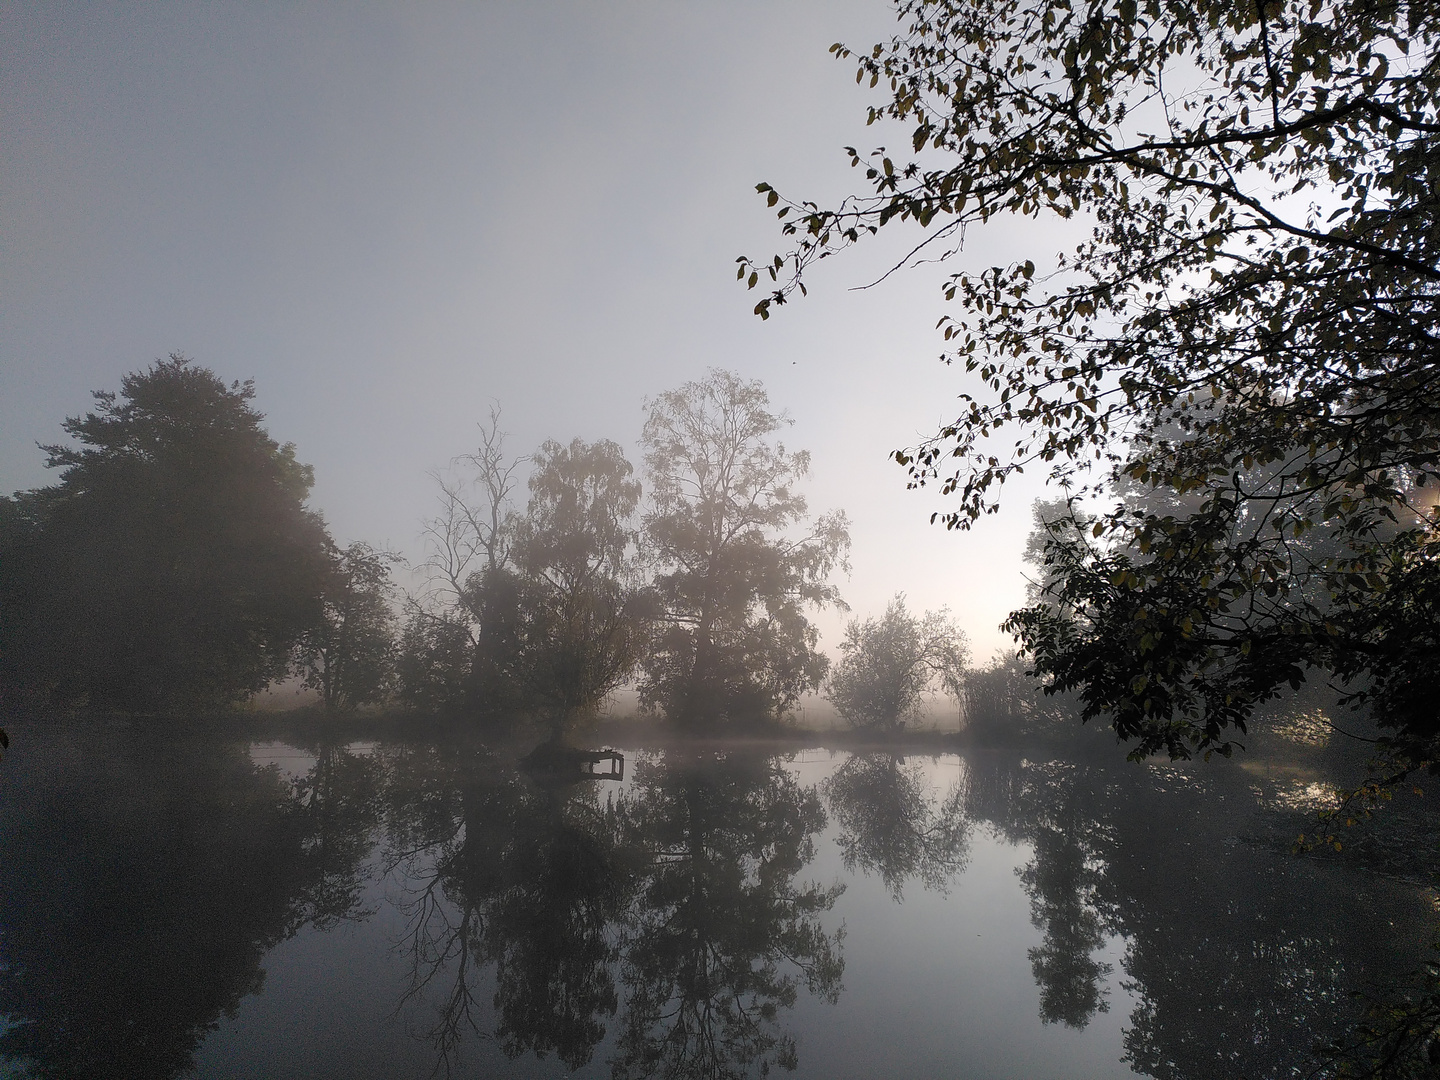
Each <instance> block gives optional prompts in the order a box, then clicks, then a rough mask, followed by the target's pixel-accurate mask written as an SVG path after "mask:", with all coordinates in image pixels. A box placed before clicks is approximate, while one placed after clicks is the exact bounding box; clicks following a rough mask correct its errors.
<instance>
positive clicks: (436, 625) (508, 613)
mask: <svg viewBox="0 0 1440 1080" xmlns="http://www.w3.org/2000/svg"><path fill="white" fill-rule="evenodd" d="M505 439H506V436H505V433H504V432H502V431H501V430H500V410H499V409H498V408H493V409H491V410H490V418H489V421H488V422H487V423H482V424H480V439H479V445H478V447H477V448H476V450H475V451H474V452H473V453H470V454H462V455H461V456H459V457H457V458H456V459H455V460H454V461H453V462H451V465H452V470H451V472H450V473H449V474H446V475H442V474H440V473H436V474H434V475H433V477H432V478H433V479H434V481H435V484H436V486H437V487H438V488H439V490H440V512H439V513H438V514H437V516H436V517H434V518H432V519H430V520H429V521H427V522H426V523H425V528H424V532H425V536H426V538H427V540H428V547H429V552H428V555H427V558H426V559H425V562H424V563H423V564H422V568H423V569H424V570H426V571H427V572H428V573H429V577H430V588H429V590H428V591H427V593H425V594H424V595H422V596H421V597H419V598H416V599H414V600H412V602H411V603H410V605H409V609H410V610H409V614H408V617H407V620H406V629H405V633H404V636H403V638H402V641H401V659H400V673H399V689H400V698H401V700H402V701H405V702H406V703H408V704H411V705H414V706H417V707H423V708H432V709H434V708H439V709H445V710H455V709H465V708H471V709H478V710H479V711H481V712H484V713H489V714H492V715H493V714H498V713H503V712H507V711H509V710H512V709H515V708H518V707H520V705H521V702H520V700H519V696H518V691H517V688H516V686H515V683H514V679H513V677H512V674H511V670H510V669H511V668H512V667H513V664H514V662H515V653H516V629H515V625H516V619H517V617H518V605H519V603H520V599H519V594H518V589H519V583H518V582H517V580H516V577H515V575H514V574H513V572H512V571H511V568H510V544H511V541H512V539H513V532H514V528H515V518H516V515H515V510H514V506H513V502H512V496H513V494H514V491H515V487H516V485H517V483H518V479H517V475H516V474H517V473H518V472H519V471H520V469H521V467H522V466H523V465H524V464H525V463H526V460H527V459H526V458H523V457H511V456H509V455H508V454H507V453H506V451H505Z"/></svg>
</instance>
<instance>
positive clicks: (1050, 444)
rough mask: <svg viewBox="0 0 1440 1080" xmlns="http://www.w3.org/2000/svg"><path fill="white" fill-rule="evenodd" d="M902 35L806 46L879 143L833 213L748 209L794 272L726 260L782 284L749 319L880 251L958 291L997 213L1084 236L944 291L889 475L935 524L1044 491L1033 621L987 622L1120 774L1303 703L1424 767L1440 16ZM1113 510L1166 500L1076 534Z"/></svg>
mask: <svg viewBox="0 0 1440 1080" xmlns="http://www.w3.org/2000/svg"><path fill="white" fill-rule="evenodd" d="M897 10H898V14H899V19H900V23H901V25H902V30H901V32H900V33H899V34H898V35H897V36H896V37H894V38H893V40H891V41H890V42H888V43H882V44H878V45H876V46H874V47H873V48H870V49H865V50H851V49H850V48H848V47H846V46H843V45H836V46H835V47H834V49H833V51H834V52H835V54H836V55H837V56H838V57H839V58H841V59H845V60H850V61H853V62H854V63H855V64H856V66H857V72H856V75H857V79H858V80H859V81H862V82H866V81H868V83H869V85H870V86H871V87H872V88H876V89H879V90H880V94H881V96H880V99H879V101H878V102H877V103H876V104H875V105H874V106H872V107H871V108H870V110H869V114H868V120H869V122H870V123H872V124H874V123H882V124H885V123H889V124H899V125H901V126H903V127H904V128H906V129H908V138H907V139H905V146H904V147H903V150H902V151H899V152H897V151H889V150H885V149H884V148H880V149H877V150H875V151H874V152H873V153H871V154H864V153H861V152H860V151H858V150H856V149H854V148H851V149H850V150H849V155H850V162H851V164H852V165H853V166H855V167H857V168H859V169H861V170H862V171H863V173H862V174H863V176H864V179H865V182H864V184H863V185H862V188H861V190H860V192H859V193H857V194H856V195H854V196H852V197H849V198H846V199H844V200H842V201H841V202H840V203H838V204H836V205H834V206H832V207H821V206H820V205H818V204H816V203H812V202H804V201H794V200H791V199H788V198H784V197H782V196H781V194H780V193H779V192H777V191H775V190H773V189H772V188H771V186H770V185H768V184H761V185H760V191H761V193H762V194H763V195H764V196H765V198H766V199H767V201H768V202H769V204H770V205H771V206H772V207H776V208H777V209H776V212H777V214H778V215H779V216H780V218H781V220H782V223H783V224H782V229H783V230H784V232H785V233H786V235H788V236H790V237H792V238H793V240H794V243H795V246H794V248H793V249H792V250H791V251H790V252H789V253H788V254H782V255H776V256H775V257H774V259H773V260H770V261H768V262H764V263H758V262H751V261H750V260H748V259H743V258H742V260H741V265H740V276H741V277H742V279H745V280H746V281H747V283H748V284H749V285H750V287H752V288H754V287H756V286H757V285H758V284H759V283H760V282H761V281H762V280H764V279H767V278H768V279H769V280H771V281H773V282H774V283H775V286H776V287H775V289H774V290H773V291H771V292H770V293H769V294H768V295H767V296H765V297H764V298H763V299H762V300H761V301H760V302H759V304H758V305H757V306H756V311H757V313H758V314H760V315H761V316H762V317H765V316H768V315H769V314H770V313H771V311H772V310H773V309H774V307H775V306H776V305H778V304H782V303H784V302H786V300H787V299H788V298H789V297H790V296H791V295H792V294H793V292H794V290H797V289H799V290H802V291H803V288H804V284H803V282H804V278H805V275H806V273H807V271H808V270H809V269H810V268H811V267H812V266H813V265H814V264H815V263H816V262H817V261H818V260H821V259H824V258H827V257H829V256H831V255H833V254H836V253H837V252H839V251H840V250H842V249H844V248H846V247H849V246H851V245H853V244H856V243H857V242H860V241H862V240H864V239H866V238H867V237H869V236H871V235H873V234H875V233H876V232H878V231H879V230H880V229H881V228H883V227H885V226H887V225H893V224H896V223H902V222H908V223H910V224H911V225H912V226H918V228H919V229H920V230H921V234H920V236H919V238H918V243H917V247H916V248H915V249H914V251H913V252H912V256H913V257H918V256H919V255H922V254H923V255H926V256H928V257H934V258H946V257H951V256H953V257H955V258H956V259H957V260H958V261H963V259H964V253H963V242H964V238H965V233H966V230H967V229H968V228H971V227H975V226H980V225H983V224H985V223H987V222H989V221H991V220H993V219H994V218H996V216H997V215H1019V216H1024V217H1030V218H1035V219H1041V218H1046V217H1052V218H1060V219H1070V218H1078V219H1080V220H1081V221H1082V222H1087V223H1089V224H1090V225H1091V226H1092V228H1091V232H1090V236H1089V239H1087V240H1086V241H1084V242H1083V243H1081V244H1080V245H1079V246H1078V247H1077V248H1076V249H1075V250H1073V251H1069V252H1062V253H1059V254H1058V256H1057V257H1056V258H1054V259H1053V261H1047V259H1046V258H1045V253H1044V252H1035V253H1032V255H1031V256H1025V255H1022V256H1021V257H1017V259H1016V260H1015V261H1014V262H1012V263H1010V264H1009V265H1006V266H992V267H964V268H961V269H958V270H957V271H956V272H955V273H953V274H952V275H951V276H950V277H949V278H948V280H947V281H946V283H945V286H944V293H945V297H946V299H947V300H949V301H951V302H952V303H953V304H954V310H953V311H952V313H951V314H948V315H946V316H945V317H944V318H943V319H941V327H942V328H943V331H944V337H945V340H946V341H947V342H948V349H949V351H948V352H947V353H946V355H945V359H946V360H947V362H949V363H952V364H956V365H963V367H964V369H965V370H966V371H967V372H970V373H972V374H973V375H974V376H975V381H973V382H971V383H970V384H969V387H970V390H967V392H965V393H962V394H961V395H960V400H961V407H960V410H959V413H958V415H957V416H956V417H955V419H954V420H953V421H952V422H951V423H949V424H946V425H945V426H944V427H943V428H941V429H940V430H939V431H938V432H937V433H936V434H935V435H934V437H932V438H931V439H930V440H928V441H926V442H925V443H923V444H921V445H919V446H917V447H912V448H908V449H904V450H900V451H897V452H896V454H895V457H896V459H897V461H899V462H900V463H901V464H902V465H904V466H907V467H908V468H909V471H910V475H911V481H912V483H913V484H928V483H938V484H939V485H940V488H941V490H942V491H943V492H945V493H946V494H950V495H953V496H954V497H955V498H956V499H957V503H956V506H955V508H954V509H953V510H952V511H951V512H949V513H948V514H946V515H943V520H944V522H945V524H946V525H948V526H950V527H956V528H966V527H968V526H969V525H970V524H971V523H972V522H973V521H975V520H976V519H977V518H978V517H980V516H981V515H982V514H985V513H988V512H993V511H994V510H995V509H996V507H997V505H998V501H997V500H998V492H999V489H1000V486H1001V485H1002V484H1003V482H1004V481H1005V479H1006V478H1007V477H1010V476H1012V475H1014V474H1015V473H1017V472H1019V471H1021V470H1023V469H1025V468H1027V467H1031V466H1039V467H1041V468H1043V469H1047V470H1048V472H1049V475H1050V477H1051V479H1052V480H1054V481H1056V482H1059V483H1061V484H1063V485H1066V486H1067V487H1068V488H1069V490H1070V494H1071V495H1072V496H1074V497H1075V498H1076V500H1077V501H1076V502H1072V503H1071V507H1072V520H1070V521H1069V523H1068V525H1067V524H1066V523H1065V522H1058V523H1057V527H1056V529H1055V530H1054V531H1053V533H1052V538H1051V541H1050V543H1049V544H1048V547H1047V551H1046V553H1045V556H1044V558H1045V560H1046V566H1047V578H1048V579H1049V584H1048V586H1047V589H1048V594H1049V595H1048V600H1049V601H1050V602H1047V603H1041V604H1037V605H1032V606H1031V607H1029V608H1026V609H1024V610H1022V611H1019V612H1016V613H1015V614H1014V615H1013V616H1012V618H1011V619H1010V621H1009V623H1008V624H1007V626H1008V628H1009V629H1011V630H1012V631H1013V632H1014V633H1015V634H1016V635H1017V636H1018V638H1019V639H1020V641H1021V643H1022V645H1023V647H1024V648H1025V649H1026V650H1027V652H1028V654H1029V656H1030V657H1031V658H1032V661H1033V663H1034V665H1035V667H1036V668H1037V669H1038V670H1039V671H1040V672H1041V674H1042V675H1044V676H1046V677H1047V678H1049V679H1050V680H1051V682H1052V685H1053V686H1054V687H1056V688H1060V689H1067V688H1072V689H1075V690H1077V691H1078V692H1079V694H1080V696H1081V698H1082V700H1083V702H1084V708H1085V714H1086V716H1087V718H1088V717H1092V716H1097V715H1105V716H1108V717H1109V718H1110V719H1111V720H1112V722H1113V725H1114V727H1115V730H1116V732H1117V733H1118V734H1119V735H1120V736H1121V737H1123V738H1127V739H1131V740H1133V746H1134V751H1135V753H1136V754H1146V753H1151V752H1154V751H1157V750H1159V751H1168V752H1169V753H1170V754H1172V755H1176V756H1186V755H1189V754H1191V753H1194V752H1197V751H1208V750H1211V749H1219V750H1221V751H1224V752H1228V750H1229V747H1230V745H1231V740H1232V738H1233V736H1234V733H1235V732H1236V731H1239V732H1242V733H1243V731H1244V730H1245V723H1246V720H1247V717H1248V716H1249V715H1250V714H1251V712H1252V710H1253V709H1254V707H1255V706H1256V705H1257V704H1258V703H1260V702H1262V701H1264V700H1265V699H1266V698H1268V697H1270V696H1273V695H1274V694H1275V693H1277V692H1278V691H1279V690H1280V689H1281V688H1283V687H1285V686H1287V685H1296V684H1298V683H1299V682H1300V681H1302V680H1303V679H1305V678H1307V677H1312V676H1316V675H1317V674H1319V673H1325V674H1324V677H1331V678H1334V679H1336V680H1337V681H1338V682H1339V683H1340V684H1341V685H1343V686H1344V687H1345V688H1346V689H1347V690H1348V691H1349V692H1350V693H1351V694H1352V695H1353V698H1352V700H1353V701H1354V702H1355V703H1356V704H1367V703H1368V704H1370V705H1373V706H1374V708H1375V711H1376V714H1377V716H1378V718H1379V719H1380V720H1381V722H1382V723H1384V724H1387V725H1389V726H1390V727H1391V729H1392V730H1393V733H1394V738H1393V739H1392V741H1391V750H1392V751H1393V752H1394V753H1395V754H1396V755H1397V757H1398V759H1399V766H1400V769H1401V770H1402V771H1403V770H1405V769H1408V768H1410V767H1412V766H1414V765H1416V764H1418V763H1421V762H1427V761H1431V760H1434V759H1435V757H1436V755H1435V753H1434V743H1435V739H1436V736H1437V731H1440V723H1437V713H1436V706H1435V702H1436V700H1437V695H1436V693H1435V690H1436V687H1435V682H1434V680H1435V678H1436V674H1435V673H1436V672H1440V636H1437V628H1440V619H1437V612H1440V564H1437V561H1436V553H1435V545H1434V544H1433V543H1432V541H1433V539H1434V538H1435V526H1436V511H1435V501H1436V500H1435V497H1434V492H1435V487H1436V484H1437V480H1440V476H1437V474H1440V383H1437V382H1436V380H1435V378H1434V372H1435V356H1436V336H1435V334H1436V326H1435V323H1436V317H1437V305H1440V290H1437V284H1440V239H1437V237H1440V233H1437V229H1436V213H1435V210H1436V206H1437V201H1436V196H1435V184H1436V182H1437V175H1440V142H1437V137H1440V110H1437V100H1436V91H1437V80H1440V65H1437V50H1436V45H1437V29H1440V25H1437V23H1440V12H1437V10H1436V9H1434V8H1432V7H1430V6H1429V5H1425V4H1419V3H1403V2H1399V3H1383V4H1374V3H1369V2H1364V0H1332V2H1325V0H1259V2H1257V3H1252V4H1238V5H1237V4H1226V3H1219V2H1218V0H1198V2H1194V0H1184V2H1181V0H1094V2H1092V3H1088V4H1085V5H1077V4H1074V3H1072V2H1070V0H902V2H901V3H899V4H898V5H897ZM1011 433H1013V435H1012V434H1011ZM1123 484H1131V485H1138V486H1139V487H1142V488H1146V489H1150V490H1151V491H1153V492H1168V493H1169V495H1168V496H1166V497H1165V498H1160V499H1157V500H1151V501H1150V504H1149V505H1145V504H1144V501H1143V500H1141V504H1140V505H1136V502H1135V500H1131V501H1130V502H1129V503H1126V502H1121V503H1120V504H1119V505H1116V506H1115V508H1114V509H1113V510H1112V511H1110V512H1108V513H1105V512H1099V511H1100V510H1103V506H1101V505H1100V503H1101V502H1103V498H1104V497H1106V496H1113V495H1114V494H1115V492H1116V488H1117V487H1118V486H1120V485H1123ZM1097 496H1099V497H1100V498H1099V499H1097V498H1096V497H1097ZM1087 497H1088V498H1089V499H1090V501H1091V505H1092V506H1093V507H1096V508H1097V512H1096V513H1094V515H1093V521H1090V520H1088V519H1087V525H1088V527H1087V528H1086V529H1085V530H1084V532H1083V533H1082V532H1081V531H1080V530H1078V529H1077V528H1075V524H1076V522H1075V520H1073V514H1077V513H1080V509H1079V508H1080V507H1082V506H1083V505H1084V500H1085V499H1086V498H1087Z"/></svg>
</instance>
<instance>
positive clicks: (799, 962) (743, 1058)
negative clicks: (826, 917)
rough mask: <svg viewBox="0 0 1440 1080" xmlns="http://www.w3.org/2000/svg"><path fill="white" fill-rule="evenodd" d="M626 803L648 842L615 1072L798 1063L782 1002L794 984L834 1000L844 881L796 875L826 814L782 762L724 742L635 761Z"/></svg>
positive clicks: (791, 998)
mask: <svg viewBox="0 0 1440 1080" xmlns="http://www.w3.org/2000/svg"><path fill="white" fill-rule="evenodd" d="M636 789H637V790H636V793H635V796H634V798H633V799H631V800H627V801H626V803H625V804H624V808H623V817H624V829H625V834H626V836H627V838H629V839H630V841H631V842H632V843H634V844H635V845H636V846H637V847H639V848H641V849H642V850H643V851H644V853H645V863H644V870H643V873H642V877H641V881H640V886H639V889H638V891H637V893H636V903H635V905H634V908H633V910H632V912H631V915H630V919H629V925H628V927H627V932H626V950H625V962H624V971H625V975H624V981H625V988H626V991H627V1000H626V1006H625V1009H626V1012H625V1024H624V1029H623V1032H622V1034H621V1037H620V1045H619V1053H618V1057H617V1058H616V1060H615V1062H614V1075H615V1076H616V1077H617V1078H629V1077H649V1076H655V1075H663V1076H665V1077H707V1078H719V1077H736V1076H743V1075H746V1074H747V1073H748V1072H749V1071H750V1069H751V1068H752V1067H753V1068H758V1069H759V1070H760V1071H761V1072H762V1073H763V1072H766V1071H768V1069H769V1067H770V1066H771V1065H772V1064H774V1065H779V1066H781V1067H783V1068H787V1069H793V1068H795V1065H796V1047H795V1040H794V1037H793V1036H792V1035H791V1034H790V1033H789V1032H788V1031H787V1030H786V1029H785V1028H784V1027H783V1026H782V1024H781V1022H780V1010H781V1009H788V1008H790V1007H791V1006H793V1005H794V1004H795V1000H796V996H797V989H798V986H799V985H800V984H801V983H803V984H804V985H805V987H806V989H807V990H808V991H809V992H810V993H813V994H816V995H818V996H819V997H821V998H822V999H824V1000H827V1001H830V1002H834V1001H835V1000H836V999H837V998H838V996H839V993H840V989H841V984H840V978H841V974H842V972H843V970H844V962H843V960H842V959H841V956H840V938H841V933H840V932H838V931H837V932H835V933H830V932H827V931H826V930H825V929H824V928H823V926H822V925H821V921H820V916H821V915H822V914H823V913H825V912H827V911H829V910H830V908H831V907H833V906H834V904H835V900H836V898H837V897H838V896H839V894H840V892H841V889H842V888H843V886H840V885H832V886H822V885H819V884H817V883H814V882H806V881H797V880H796V879H797V877H798V875H799V874H800V872H801V871H802V870H803V869H804V868H805V866H806V865H807V864H808V863H809V862H810V861H811V860H812V859H813V858H814V857H815V835H816V834H817V833H818V832H819V831H820V830H821V829H823V828H824V826H825V812H824V810H823V808H822V807H821V805H820V799H819V797H818V796H817V795H816V793H815V791H814V789H813V788H804V787H802V786H801V785H800V784H799V783H798V782H797V781H796V779H795V778H794V776H792V775H791V774H790V773H788V772H786V771H785V770H784V768H783V767H782V766H781V765H780V763H779V761H778V760H777V759H775V758H773V757H766V756H760V755H754V754H739V753H721V754H714V755H709V756H705V757H696V758H692V759H690V760H687V761H676V760H673V759H671V758H670V757H669V756H667V757H665V758H662V759H658V760H653V761H645V762H642V763H641V764H640V765H639V766H638V767H637V768H636Z"/></svg>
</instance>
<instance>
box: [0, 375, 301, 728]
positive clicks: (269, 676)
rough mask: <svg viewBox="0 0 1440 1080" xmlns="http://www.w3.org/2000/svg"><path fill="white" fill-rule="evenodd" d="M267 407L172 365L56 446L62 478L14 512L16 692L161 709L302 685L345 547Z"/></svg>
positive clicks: (7, 506)
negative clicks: (308, 643) (334, 559)
mask: <svg viewBox="0 0 1440 1080" xmlns="http://www.w3.org/2000/svg"><path fill="white" fill-rule="evenodd" d="M254 396H255V390H254V387H253V385H252V384H251V383H248V382H245V383H238V382H237V383H231V384H230V385H229V386H227V385H226V384H225V383H224V382H222V381H221V380H220V379H219V378H218V377H217V376H216V375H215V374H214V373H213V372H211V371H209V370H207V369H205V368H202V367H197V366H195V365H193V364H192V363H190V361H188V360H186V359H185V358H184V357H181V356H172V357H171V358H170V359H168V360H162V361H158V362H156V363H155V364H153V365H152V366H151V367H150V368H149V369H148V370H146V371H142V372H134V373H131V374H129V375H127V376H125V378H124V379H123V380H122V382H121V389H120V392H119V393H118V394H116V393H113V392H109V391H102V392H99V393H97V394H96V395H95V399H96V402H97V406H96V409H95V411H93V412H90V413H87V414H85V415H84V416H81V417H71V418H70V419H68V420H66V421H65V423H64V429H65V432H66V433H67V434H68V435H70V436H71V437H72V438H73V439H74V440H75V442H76V444H78V445H68V446H62V445H56V446H46V447H44V448H43V449H44V450H45V451H46V453H47V454H48V455H49V465H50V466H51V467H53V468H59V469H61V470H62V472H61V476H60V482H59V483H58V484H56V485H55V486H52V487H48V488H42V489H40V490H38V491H30V492H23V493H19V494H17V495H15V496H13V497H11V498H10V499H7V500H5V502H4V512H3V514H0V547H3V552H0V579H3V580H0V594H3V602H4V607H5V611H6V618H5V621H4V627H3V629H0V635H3V637H4V640H3V642H0V646H3V647H0V656H3V660H0V663H3V664H4V668H5V681H6V684H7V685H15V686H18V687H20V688H22V689H27V690H29V691H31V692H33V693H37V694H40V695H42V696H47V695H48V696H53V697H54V698H58V699H59V700H60V701H62V702H65V703H70V704H84V703H88V704H89V705H91V706H92V707H98V708H113V709H123V710H131V711H141V712H156V711H174V710H179V709H188V708H197V707H198V708H214V707H218V706H223V705H225V704H228V703H230V702H233V701H236V700H238V699H241V698H244V697H245V696H247V695H249V694H251V693H253V692H254V691H256V690H258V689H260V688H261V687H263V686H265V685H266V684H267V683H268V682H270V681H271V680H273V679H275V678H277V677H278V676H280V675H283V674H284V673H285V671H286V670H287V668H288V665H289V662H290V658H291V654H292V650H293V647H294V646H295V644H296V643H297V642H298V641H299V639H300V638H301V636H302V635H303V634H304V633H305V632H306V631H308V630H310V629H312V628H314V627H316V626H317V625H318V624H319V623H320V620H321V595H322V592H323V589H324V583H325V579H326V566H327V564H326V558H325V552H326V547H327V544H328V537H327V536H326V533H325V528H324V525H323V523H322V522H321V520H320V518H319V517H318V516H317V515H316V514H314V513H312V512H311V511H309V510H307V509H306V508H305V497H306V495H307V493H308V492H309V490H310V485H311V482H312V473H311V470H310V467H309V466H307V465H302V464H301V463H300V462H299V461H297V460H296V458H295V449H294V447H293V446H290V445H288V444H287V445H285V446H280V445H279V444H277V443H276V442H275V441H274V440H273V439H271V438H270V437H269V435H267V434H266V432H265V429H264V428H263V427H262V426H261V421H262V420H263V419H264V417H263V416H262V415H261V414H260V413H258V412H256V411H255V409H254V408H253V406H252V404H251V402H252V401H253V399H254Z"/></svg>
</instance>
